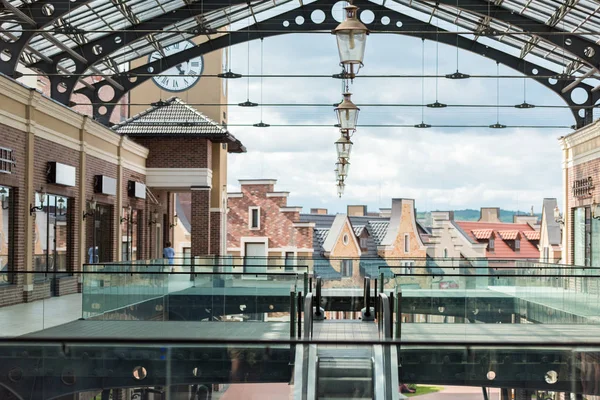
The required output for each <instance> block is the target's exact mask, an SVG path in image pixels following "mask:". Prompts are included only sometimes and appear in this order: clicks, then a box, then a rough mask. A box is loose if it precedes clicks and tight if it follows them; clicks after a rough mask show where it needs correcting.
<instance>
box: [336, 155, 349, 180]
mask: <svg viewBox="0 0 600 400" xmlns="http://www.w3.org/2000/svg"><path fill="white" fill-rule="evenodd" d="M336 165H337V171H338V176H339V177H340V178H341V179H345V178H346V177H347V176H348V170H349V169H350V163H349V162H348V159H347V158H340V160H339V161H338V162H337V163H336Z"/></svg>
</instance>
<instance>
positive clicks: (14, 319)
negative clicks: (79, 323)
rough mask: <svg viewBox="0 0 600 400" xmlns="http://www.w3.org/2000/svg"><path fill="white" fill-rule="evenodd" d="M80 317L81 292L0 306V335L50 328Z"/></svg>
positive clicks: (18, 334) (9, 335)
mask: <svg viewBox="0 0 600 400" xmlns="http://www.w3.org/2000/svg"><path fill="white" fill-rule="evenodd" d="M79 318H81V293H78V294H70V295H67V296H60V297H51V298H49V299H45V300H38V301H34V302H31V303H23V304H15V305H13V306H7V307H0V337H12V336H20V335H25V334H27V333H31V332H35V331H39V330H42V329H47V328H51V327H53V326H56V325H61V324H65V323H67V322H71V321H74V320H76V319H79Z"/></svg>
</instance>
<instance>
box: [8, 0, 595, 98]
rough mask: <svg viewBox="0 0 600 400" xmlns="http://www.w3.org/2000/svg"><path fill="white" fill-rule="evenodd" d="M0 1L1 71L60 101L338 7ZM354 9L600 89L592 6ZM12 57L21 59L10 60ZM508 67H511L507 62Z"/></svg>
mask: <svg viewBox="0 0 600 400" xmlns="http://www.w3.org/2000/svg"><path fill="white" fill-rule="evenodd" d="M0 1H1V4H3V5H4V7H3V8H4V9H0V21H1V22H2V23H1V24H0V25H1V28H0V39H2V40H0V50H2V51H3V53H4V56H5V58H7V57H8V58H11V57H12V58H11V59H10V60H8V61H6V62H5V63H4V64H6V65H4V64H3V63H1V62H0V72H3V73H5V74H7V75H14V74H15V73H14V70H13V71H9V66H11V65H12V66H13V67H16V61H15V60H17V59H18V61H19V63H20V64H22V65H25V66H28V67H30V68H33V69H36V70H38V71H41V72H43V73H46V74H55V73H58V74H63V75H64V76H65V78H64V79H63V82H60V83H61V84H63V85H67V89H68V90H67V93H68V96H70V93H71V90H72V88H69V87H68V85H69V83H68V82H66V81H68V79H69V78H72V77H73V76H75V77H76V79H80V78H81V77H86V76H88V77H90V76H91V77H94V78H93V79H88V80H85V81H81V80H80V83H82V84H83V85H85V87H84V89H85V88H87V89H88V90H91V89H90V88H92V89H94V88H96V89H97V88H98V87H101V85H102V84H103V82H102V81H104V80H108V82H109V83H110V84H111V85H112V86H113V87H115V88H118V89H120V90H121V92H127V91H128V90H131V85H129V82H127V80H125V83H123V80H120V79H121V78H122V77H123V76H127V70H128V68H129V66H128V65H129V64H128V62H130V61H132V60H135V59H139V58H142V57H145V56H148V55H149V54H151V53H152V52H155V51H158V52H161V53H163V49H164V48H165V47H166V46H169V45H171V44H174V43H178V42H181V41H183V40H189V39H192V38H196V37H199V36H200V37H202V38H203V39H202V40H205V41H210V42H214V41H215V40H217V39H218V37H219V36H222V35H225V36H229V45H231V44H235V43H240V42H242V41H245V40H251V39H256V38H260V37H264V36H269V35H274V34H281V33H287V32H291V31H290V30H286V29H285V28H284V27H286V25H285V24H284V25H283V26H282V22H281V19H282V15H285V14H286V13H287V14H289V13H290V12H296V14H298V12H300V13H302V15H305V19H306V23H304V24H297V25H294V27H293V30H292V31H294V32H298V31H311V30H312V31H315V30H328V29H330V26H329V25H330V23H331V22H335V21H333V20H332V6H333V5H334V4H335V3H336V1H335V0H313V1H304V0H297V1H296V0H255V1H250V2H240V0H204V1H196V0H89V1H86V0H77V1H71V0H47V1H45V2H44V3H42V2H36V1H33V0H28V1H23V0H0ZM354 3H355V4H356V5H358V6H359V7H360V8H361V9H362V10H366V9H368V10H372V13H374V15H375V18H374V20H373V21H372V22H368V21H366V20H365V18H363V14H360V17H361V19H363V20H365V21H364V22H365V23H367V26H368V27H369V28H370V29H371V30H372V31H373V32H375V33H376V32H399V33H405V34H408V35H412V36H420V37H423V38H427V39H432V40H433V39H434V38H435V39H436V40H440V41H442V42H444V43H447V44H452V43H453V42H455V43H456V45H457V46H458V47H463V48H467V47H469V46H467V45H464V44H461V42H464V41H465V40H466V41H469V42H472V43H477V44H479V45H482V46H483V47H477V46H476V45H472V46H471V47H470V50H472V51H476V52H479V53H484V51H483V50H484V49H487V48H492V49H494V50H497V52H496V53H492V54H485V56H487V57H491V58H494V59H496V60H497V61H499V62H501V63H502V62H504V61H506V60H504V59H503V57H502V56H501V55H502V54H506V55H507V56H509V57H512V58H517V59H521V60H527V62H528V63H529V64H532V65H535V66H540V67H543V68H544V71H539V73H540V74H541V73H542V72H550V73H552V72H553V73H554V74H556V77H555V78H556V79H562V80H565V79H567V80H568V79H569V78H570V81H569V82H573V80H575V79H578V80H577V82H575V84H578V85H580V86H581V85H584V84H585V83H587V84H585V86H586V89H587V90H588V92H590V93H591V88H592V87H594V86H596V84H597V83H598V82H600V81H599V80H598V79H600V73H599V72H598V70H597V69H596V67H597V66H598V65H600V46H599V45H598V44H597V43H600V34H599V32H600V16H599V15H598V10H599V9H600V3H599V2H598V1H597V0H596V1H593V0H567V1H555V0H536V1H531V0H492V1H488V0H435V1H432V0H425V1H423V0H371V1H369V0H356V1H354ZM309 5H310V6H312V8H311V7H308V6H309ZM315 6H318V8H319V9H320V10H322V11H323V12H324V13H325V15H326V17H325V21H324V22H322V23H320V22H317V21H314V18H312V14H311V13H310V10H314V9H315ZM382 17H388V24H389V18H391V17H393V18H392V20H394V19H396V20H397V19H399V20H401V21H409V22H408V23H405V26H402V23H396V24H394V23H392V24H389V25H388V24H386V23H384V22H383V18H382ZM311 19H313V21H311ZM292 21H293V18H292ZM217 31H218V32H217ZM227 32H232V34H231V35H228V34H227ZM236 32H238V33H242V32H244V33H247V38H246V39H240V38H239V37H237V38H235V37H234V38H235V40H232V35H233V34H235V33H236ZM251 33H252V34H251ZM432 34H433V36H432ZM452 35H453V36H452ZM442 37H444V38H443V39H442ZM448 37H451V38H452V39H448ZM3 47H5V48H3ZM215 48H222V46H221V47H215ZM479 49H482V50H481V51H480V50H479ZM15 53H16V54H19V57H14V55H15ZM163 54H164V53H163ZM175 62H181V61H177V60H175ZM148 63H149V61H148ZM165 64H167V65H165V66H164V67H165V68H163V66H162V65H160V64H153V66H152V67H148V68H146V69H145V71H146V72H147V73H148V74H158V73H161V72H163V71H165V70H166V69H168V68H169V67H173V66H174V65H173V64H169V62H166V63H165ZM175 65H176V64H175ZM508 65H509V66H511V67H513V68H516V67H517V65H516V64H515V63H514V62H512V63H509V64H508ZM521 72H525V73H526V74H528V75H535V74H537V73H538V70H537V69H535V70H533V72H530V71H527V70H526V69H525V68H523V69H521ZM555 78H551V79H555ZM545 79H548V77H546V78H545ZM579 80H581V81H583V80H585V83H583V82H579ZM90 81H91V82H96V83H94V84H90ZM98 81H101V82H98ZM553 84H554V83H553ZM54 86H56V85H54ZM73 86H74V85H73ZM575 86H577V85H575ZM575 86H573V88H574V87H575ZM573 88H570V90H572V89H573ZM53 90H55V88H53ZM59 92H61V91H60V90H58V89H56V90H55V91H54V92H53V94H52V97H54V98H56V99H57V100H58V101H61V102H63V103H65V104H67V103H68V101H69V99H68V98H66V97H68V96H65V95H62V96H61V95H60V93H59ZM62 92H63V93H64V90H63V91H62ZM80 92H81V90H80ZM119 94H122V93H119ZM590 100H591V99H590ZM591 104H594V103H593V102H592V103H591Z"/></svg>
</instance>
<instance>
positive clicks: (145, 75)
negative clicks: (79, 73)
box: [76, 0, 600, 127]
mask: <svg viewBox="0 0 600 400" xmlns="http://www.w3.org/2000/svg"><path fill="white" fill-rule="evenodd" d="M333 2H334V0H326V1H317V2H314V3H311V4H308V5H305V6H304V7H303V8H300V9H295V10H291V11H289V12H287V13H283V14H280V15H278V16H277V17H276V18H273V19H269V20H265V21H262V22H261V23H260V26H258V25H256V24H254V25H252V26H250V27H249V28H244V30H243V31H241V32H231V33H229V34H226V35H223V36H221V37H218V38H215V39H212V40H210V41H207V42H205V43H202V44H200V45H198V46H196V47H193V48H190V49H187V50H185V51H182V52H179V53H176V54H173V55H171V56H169V57H166V58H163V59H161V60H158V61H154V62H152V63H148V64H145V65H142V66H139V67H137V68H134V69H132V70H130V71H128V72H127V73H126V74H120V75H113V76H112V77H111V78H112V79H113V80H116V81H117V82H119V84H120V85H122V86H123V87H124V90H121V89H119V88H117V87H115V86H114V85H111V86H112V87H113V89H114V91H115V96H114V98H113V99H112V100H110V103H111V104H106V103H105V104H100V103H102V101H101V100H100V98H99V97H98V93H99V90H100V89H101V88H102V87H103V86H105V85H109V84H110V83H109V82H106V81H100V82H97V83H95V84H94V85H93V86H94V90H90V89H89V88H81V89H79V90H77V91H76V93H79V94H83V95H85V96H87V97H88V98H89V99H90V101H91V102H92V103H95V104H94V105H93V110H94V111H93V116H94V118H95V119H97V120H98V121H100V122H102V123H104V124H108V123H109V121H110V115H111V114H112V111H113V110H114V108H115V106H116V104H115V103H116V102H117V101H118V100H119V99H120V98H121V97H122V96H124V95H125V94H126V93H127V92H129V91H131V90H133V89H135V88H136V87H137V86H139V85H140V84H142V83H143V82H145V81H147V80H148V79H151V78H152V76H153V75H157V74H160V73H162V72H164V71H166V70H168V69H169V68H172V67H174V66H175V65H178V64H180V63H182V62H185V61H187V60H189V59H191V58H194V57H197V56H200V55H204V54H207V53H210V52H211V51H214V50H218V49H223V48H226V47H228V46H230V45H235V44H239V43H244V42H247V41H249V40H255V39H260V38H261V37H270V36H275V35H281V34H285V33H287V32H285V31H282V29H284V27H283V25H282V21H292V22H293V21H295V19H296V17H298V16H300V17H303V18H304V20H305V22H304V24H302V25H295V26H293V27H292V24H291V23H290V25H289V27H290V28H289V29H290V33H291V32H298V31H317V30H329V29H333V28H334V27H335V26H337V24H338V22H337V21H335V20H334V19H333V18H332V17H331V15H330V14H329V13H326V17H325V21H323V22H322V23H320V24H316V23H314V22H312V20H311V18H310V15H311V13H312V12H313V11H314V10H320V9H322V8H325V7H329V6H330V5H331V4H333ZM354 4H356V5H357V6H359V7H360V8H361V9H369V10H371V11H373V13H374V14H375V16H376V18H375V20H374V22H373V23H371V24H369V28H370V29H371V30H372V31H373V32H377V31H386V32H396V33H398V34H406V35H408V36H413V37H419V38H423V39H427V40H432V41H439V42H440V43H445V44H448V45H451V46H457V47H459V48H461V49H464V50H468V51H471V52H474V53H476V54H479V55H482V56H484V57H487V58H490V59H492V60H495V61H497V62H499V63H500V64H503V65H506V66H507V67H510V68H512V69H515V70H517V71H519V72H521V73H525V74H527V75H529V76H532V77H533V78H532V79H534V80H536V81H538V82H539V83H541V84H542V85H544V86H546V87H547V88H549V89H550V90H552V91H553V92H554V93H556V94H558V95H559V96H560V97H561V98H562V99H563V100H564V101H565V103H567V104H568V105H569V106H571V107H573V108H572V109H571V112H572V113H573V116H574V118H575V126H576V127H581V126H583V125H584V124H585V123H586V116H585V115H580V110H585V109H584V108H583V106H586V105H593V104H595V100H597V99H599V98H600V92H596V93H592V92H591V89H592V87H591V86H589V85H587V84H585V83H583V82H580V83H579V84H578V85H577V86H575V87H572V88H571V89H570V90H568V91H566V92H565V93H562V90H563V89H564V88H565V86H567V85H569V84H571V83H572V82H573V81H574V80H575V77H568V78H567V79H561V80H557V81H556V82H555V81H553V80H549V79H548V78H536V77H535V75H536V74H537V75H540V76H552V75H556V72H555V71H552V70H549V69H547V68H544V67H541V66H539V65H536V64H533V63H530V62H527V61H525V60H523V59H521V58H518V57H515V56H512V55H510V54H507V53H504V52H502V51H500V50H497V49H494V48H492V47H489V46H486V45H484V44H482V43H479V42H476V41H472V40H470V39H468V38H466V37H464V36H460V35H458V36H457V35H456V34H452V33H446V31H443V30H440V29H439V28H437V27H435V26H433V25H430V24H427V23H425V22H422V21H419V20H417V19H414V18H412V17H410V16H407V15H404V14H402V13H400V12H397V11H394V10H390V9H388V8H385V7H382V6H379V5H376V4H373V3H371V2H369V1H366V0H357V1H355V2H354ZM383 16H387V17H388V18H390V20H391V22H390V23H389V24H388V25H384V24H383V23H382V22H381V18H382V17H383ZM396 22H401V24H400V25H401V26H400V27H398V26H397V24H396ZM403 26H410V27H411V28H410V29H411V31H423V32H425V33H419V34H417V33H412V32H404V30H406V28H404V29H403V28H402V27H403ZM439 32H444V33H443V34H439ZM149 71H151V72H149ZM576 87H581V88H583V89H584V90H586V92H587V93H588V101H587V102H586V103H584V104H581V105H578V104H576V103H575V102H573V100H572V99H571V93H572V90H574V89H575V88H576ZM578 106H580V107H581V108H579V107H578ZM103 107H104V108H103ZM100 111H103V113H101V112H100ZM590 114H591V113H590ZM588 119H589V116H588Z"/></svg>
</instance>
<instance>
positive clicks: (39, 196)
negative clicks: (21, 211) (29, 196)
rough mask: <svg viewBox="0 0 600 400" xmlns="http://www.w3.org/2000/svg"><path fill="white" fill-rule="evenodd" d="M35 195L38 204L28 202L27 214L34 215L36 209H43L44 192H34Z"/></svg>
mask: <svg viewBox="0 0 600 400" xmlns="http://www.w3.org/2000/svg"><path fill="white" fill-rule="evenodd" d="M35 195H36V197H37V203H40V205H39V206H35V205H33V204H31V203H30V204H29V215H34V214H35V212H36V211H43V210H44V203H45V202H46V192H43V193H40V192H38V193H36V194H35Z"/></svg>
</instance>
